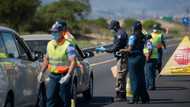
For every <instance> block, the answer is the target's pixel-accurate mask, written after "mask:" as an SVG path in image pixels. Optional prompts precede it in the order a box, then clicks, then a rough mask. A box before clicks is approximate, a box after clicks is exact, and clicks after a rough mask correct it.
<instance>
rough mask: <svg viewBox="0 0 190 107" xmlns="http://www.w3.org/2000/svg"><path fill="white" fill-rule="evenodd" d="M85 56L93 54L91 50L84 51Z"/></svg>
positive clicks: (88, 56)
mask: <svg viewBox="0 0 190 107" xmlns="http://www.w3.org/2000/svg"><path fill="white" fill-rule="evenodd" d="M84 55H85V58H90V57H93V56H94V53H93V52H92V51H84Z"/></svg>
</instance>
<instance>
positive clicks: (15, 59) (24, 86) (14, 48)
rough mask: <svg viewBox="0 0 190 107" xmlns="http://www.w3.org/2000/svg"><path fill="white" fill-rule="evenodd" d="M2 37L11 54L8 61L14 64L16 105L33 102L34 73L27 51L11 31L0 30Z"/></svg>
mask: <svg viewBox="0 0 190 107" xmlns="http://www.w3.org/2000/svg"><path fill="white" fill-rule="evenodd" d="M1 35H2V38H3V40H4V44H5V47H6V50H7V53H8V54H9V55H10V56H11V58H10V59H9V60H10V62H12V63H14V64H15V69H14V70H15V73H14V77H15V78H14V81H15V82H14V95H15V104H16V106H22V105H25V104H27V103H31V102H33V100H31V98H32V95H33V93H34V92H33V90H34V87H35V84H34V78H33V77H34V73H33V70H32V69H31V66H34V65H32V63H31V62H30V61H29V59H30V58H29V56H28V54H27V52H25V51H24V49H23V50H22V48H21V47H22V46H20V42H19V41H18V38H16V35H15V34H14V33H13V32H2V33H1Z"/></svg>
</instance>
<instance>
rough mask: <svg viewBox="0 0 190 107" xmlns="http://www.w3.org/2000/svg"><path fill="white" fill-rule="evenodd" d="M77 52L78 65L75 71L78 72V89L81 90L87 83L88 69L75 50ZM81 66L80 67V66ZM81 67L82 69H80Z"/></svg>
mask: <svg viewBox="0 0 190 107" xmlns="http://www.w3.org/2000/svg"><path fill="white" fill-rule="evenodd" d="M76 54H77V60H78V61H79V62H80V65H79V66H77V71H78V72H77V73H78V84H77V85H78V91H79V92H82V91H84V90H85V89H86V87H87V84H88V80H89V78H88V76H89V75H88V70H87V66H86V62H85V61H84V59H83V58H82V57H81V56H80V54H79V52H78V51H76ZM81 67H82V68H81ZM81 69H83V71H82V70H81Z"/></svg>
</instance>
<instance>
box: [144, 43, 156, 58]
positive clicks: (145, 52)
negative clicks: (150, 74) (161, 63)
mask: <svg viewBox="0 0 190 107" xmlns="http://www.w3.org/2000/svg"><path fill="white" fill-rule="evenodd" d="M143 51H144V54H148V53H149V50H148V48H147V47H144V49H143ZM150 58H151V59H157V58H158V49H157V48H156V47H155V46H153V50H152V54H151V56H150Z"/></svg>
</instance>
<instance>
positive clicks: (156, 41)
mask: <svg viewBox="0 0 190 107" xmlns="http://www.w3.org/2000/svg"><path fill="white" fill-rule="evenodd" d="M151 36H152V39H151V42H152V44H153V45H154V46H156V47H157V48H162V40H161V38H162V33H154V32H153V33H151Z"/></svg>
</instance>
